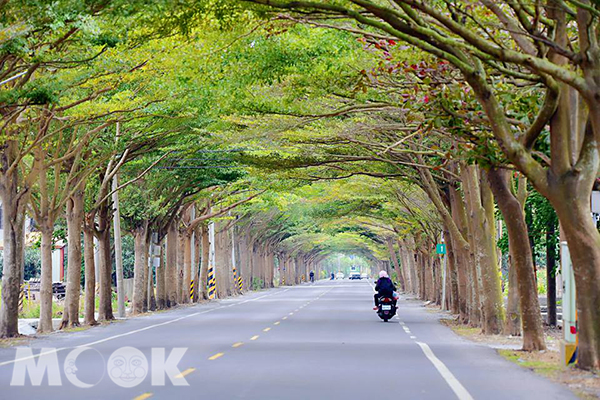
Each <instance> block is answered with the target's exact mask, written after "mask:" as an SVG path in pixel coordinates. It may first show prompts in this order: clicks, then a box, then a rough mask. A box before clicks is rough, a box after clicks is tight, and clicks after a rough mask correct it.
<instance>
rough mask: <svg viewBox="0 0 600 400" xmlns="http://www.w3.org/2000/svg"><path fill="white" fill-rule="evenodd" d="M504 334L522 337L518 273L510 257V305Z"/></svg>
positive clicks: (507, 308)
mask: <svg viewBox="0 0 600 400" xmlns="http://www.w3.org/2000/svg"><path fill="white" fill-rule="evenodd" d="M504 333H505V334H506V335H512V336H521V309H520V307H519V290H518V282H517V271H516V267H515V265H514V263H513V261H512V256H510V255H509V256H508V305H507V307H506V324H505V326H504Z"/></svg>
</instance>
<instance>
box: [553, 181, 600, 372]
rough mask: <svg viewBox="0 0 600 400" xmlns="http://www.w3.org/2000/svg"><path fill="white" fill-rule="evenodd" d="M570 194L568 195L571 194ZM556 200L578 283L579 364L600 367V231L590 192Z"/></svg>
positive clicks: (567, 195) (572, 194)
mask: <svg viewBox="0 0 600 400" xmlns="http://www.w3.org/2000/svg"><path fill="white" fill-rule="evenodd" d="M567 193H568V194H567ZM567 193H565V196H564V197H563V200H562V201H556V199H555V201H554V202H553V203H554V205H555V207H556V212H557V214H558V217H559V220H560V222H561V226H562V228H563V231H564V233H565V237H566V239H567V243H568V245H569V252H570V254H571V260H572V262H573V271H574V274H575V283H576V286H577V295H576V296H577V319H578V328H579V350H578V365H579V367H581V368H585V369H598V368H600V290H598V288H600V234H599V233H598V230H597V229H596V226H595V225H594V223H593V220H592V218H591V216H590V200H589V192H588V193H586V192H585V191H583V193H580V192H574V191H567Z"/></svg>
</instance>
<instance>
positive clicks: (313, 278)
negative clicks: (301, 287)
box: [308, 271, 315, 283]
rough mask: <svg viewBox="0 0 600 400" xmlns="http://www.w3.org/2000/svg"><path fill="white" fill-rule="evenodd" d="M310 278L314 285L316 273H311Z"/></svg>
mask: <svg viewBox="0 0 600 400" xmlns="http://www.w3.org/2000/svg"><path fill="white" fill-rule="evenodd" d="M308 276H309V277H310V281H311V282H312V283H314V282H315V271H310V274H308Z"/></svg>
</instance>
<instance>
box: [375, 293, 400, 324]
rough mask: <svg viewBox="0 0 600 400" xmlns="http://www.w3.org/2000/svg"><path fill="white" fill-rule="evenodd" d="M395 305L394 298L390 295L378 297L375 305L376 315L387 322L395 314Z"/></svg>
mask: <svg viewBox="0 0 600 400" xmlns="http://www.w3.org/2000/svg"><path fill="white" fill-rule="evenodd" d="M396 311H397V307H396V300H395V299H393V298H390V297H382V298H381V299H379V306H378V307H377V315H379V318H381V319H382V320H383V322H388V320H389V319H392V318H393V317H394V315H396Z"/></svg>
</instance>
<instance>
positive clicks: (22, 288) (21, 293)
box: [19, 283, 25, 312]
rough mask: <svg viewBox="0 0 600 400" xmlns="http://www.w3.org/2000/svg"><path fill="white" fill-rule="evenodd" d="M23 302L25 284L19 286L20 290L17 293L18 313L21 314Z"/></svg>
mask: <svg viewBox="0 0 600 400" xmlns="http://www.w3.org/2000/svg"><path fill="white" fill-rule="evenodd" d="M24 300H25V284H24V283H22V284H21V290H20V291H19V312H23V302H24Z"/></svg>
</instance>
